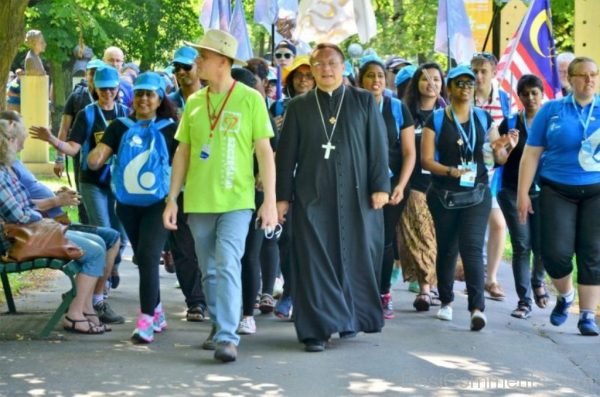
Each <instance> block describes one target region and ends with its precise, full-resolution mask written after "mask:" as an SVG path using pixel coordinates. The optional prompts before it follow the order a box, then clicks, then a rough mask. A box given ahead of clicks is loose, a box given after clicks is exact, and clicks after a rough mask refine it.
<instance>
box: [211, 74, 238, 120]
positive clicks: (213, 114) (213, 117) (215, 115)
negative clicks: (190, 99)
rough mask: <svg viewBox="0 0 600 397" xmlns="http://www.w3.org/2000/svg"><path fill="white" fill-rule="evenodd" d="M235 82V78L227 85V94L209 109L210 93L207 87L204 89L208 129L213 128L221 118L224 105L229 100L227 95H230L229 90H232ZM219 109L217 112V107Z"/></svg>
mask: <svg viewBox="0 0 600 397" xmlns="http://www.w3.org/2000/svg"><path fill="white" fill-rule="evenodd" d="M235 83H237V81H236V80H234V81H233V83H232V84H231V87H229V91H227V95H226V96H225V98H224V99H222V100H221V102H219V104H218V105H216V106H215V107H214V108H213V109H211V103H210V94H209V92H208V91H209V88H207V89H206V104H207V106H206V109H207V110H208V118H209V122H210V130H211V131H212V130H214V129H215V127H216V126H217V123H218V122H219V119H220V118H221V114H222V113H223V109H225V105H227V101H228V100H229V96H231V92H232V91H233V88H234V87H235ZM219 107H220V109H219V111H218V112H217V108H219Z"/></svg>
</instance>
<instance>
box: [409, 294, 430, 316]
mask: <svg viewBox="0 0 600 397" xmlns="http://www.w3.org/2000/svg"><path fill="white" fill-rule="evenodd" d="M429 306H431V295H429V294H418V295H417V297H416V298H415V301H414V302H413V307H414V308H415V309H416V310H417V311H418V312H426V311H429Z"/></svg>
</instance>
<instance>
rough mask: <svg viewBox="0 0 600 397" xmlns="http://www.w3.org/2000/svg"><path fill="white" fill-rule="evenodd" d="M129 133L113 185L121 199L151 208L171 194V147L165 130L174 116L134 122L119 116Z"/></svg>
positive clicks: (116, 163) (115, 167) (117, 160)
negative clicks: (164, 134) (156, 120)
mask: <svg viewBox="0 0 600 397" xmlns="http://www.w3.org/2000/svg"><path fill="white" fill-rule="evenodd" d="M118 120H119V121H120V122H122V123H123V124H124V125H125V126H126V127H128V130H127V132H125V134H124V135H123V138H122V139H121V145H120V146H119V151H118V153H117V156H116V157H115V159H114V161H113V165H112V169H111V173H112V179H111V186H112V190H113V192H114V193H115V197H116V198H117V201H118V202H120V203H123V204H127V205H135V206H140V207H147V206H149V205H152V204H155V203H157V202H159V201H161V200H163V199H164V198H165V197H166V196H167V194H168V193H169V183H170V179H171V166H170V164H169V150H168V148H167V142H166V141H165V137H164V136H163V134H162V133H161V132H160V130H161V129H163V128H165V127H167V126H168V125H171V124H173V119H164V120H160V121H158V122H154V120H152V121H150V123H148V122H147V121H146V120H141V121H137V122H134V121H133V120H131V119H129V118H119V119H118Z"/></svg>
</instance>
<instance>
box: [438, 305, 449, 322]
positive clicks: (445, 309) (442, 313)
mask: <svg viewBox="0 0 600 397" xmlns="http://www.w3.org/2000/svg"><path fill="white" fill-rule="evenodd" d="M437 318H439V319H440V320H444V321H452V307H450V306H449V305H446V306H442V307H441V308H440V310H438V312H437Z"/></svg>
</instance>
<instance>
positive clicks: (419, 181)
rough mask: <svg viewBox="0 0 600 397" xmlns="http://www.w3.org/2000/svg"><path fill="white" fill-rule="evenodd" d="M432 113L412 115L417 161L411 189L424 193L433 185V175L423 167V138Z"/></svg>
mask: <svg viewBox="0 0 600 397" xmlns="http://www.w3.org/2000/svg"><path fill="white" fill-rule="evenodd" d="M431 113H433V110H418V111H417V112H416V114H413V115H412V116H413V120H414V121H415V147H416V148H417V159H416V162H415V168H414V170H413V173H412V175H411V176H410V188H411V189H414V190H417V191H419V192H423V193H425V192H426V191H427V188H428V187H429V185H430V184H431V173H430V172H429V171H425V170H423V168H422V167H421V137H422V136H423V127H425V122H426V121H427V119H428V118H429V116H431Z"/></svg>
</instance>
